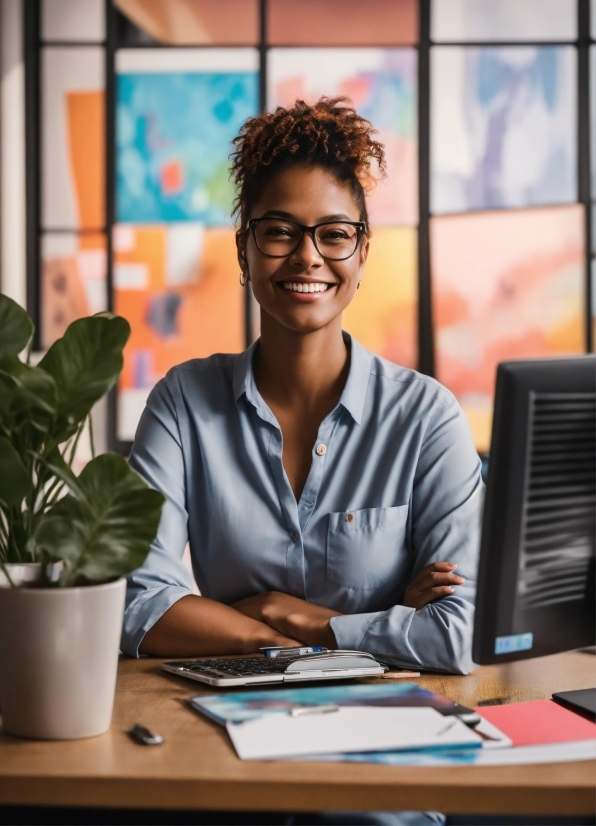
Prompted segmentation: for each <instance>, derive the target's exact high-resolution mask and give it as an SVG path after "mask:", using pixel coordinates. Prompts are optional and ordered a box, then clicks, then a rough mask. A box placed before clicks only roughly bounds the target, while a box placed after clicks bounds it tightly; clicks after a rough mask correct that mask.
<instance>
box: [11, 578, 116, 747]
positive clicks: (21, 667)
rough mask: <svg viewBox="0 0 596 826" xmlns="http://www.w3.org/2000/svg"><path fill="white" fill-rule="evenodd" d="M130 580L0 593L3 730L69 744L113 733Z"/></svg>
mask: <svg viewBox="0 0 596 826" xmlns="http://www.w3.org/2000/svg"><path fill="white" fill-rule="evenodd" d="M125 592H126V580H125V579H118V580H116V581H115V582H109V583H107V584H105V585H91V586H88V587H86V588H26V587H25V588H2V587H0V708H1V710H2V723H3V727H4V731H6V732H7V733H8V734H15V735H18V736H19V737H32V738H36V739H45V740H71V739H78V738H80V737H93V736H95V735H97V734H103V733H104V732H105V731H107V730H108V728H109V727H110V721H111V718H112V707H113V704H114V691H115V687H116V670H117V667H118V652H119V649H120V635H121V632H122V616H123V613H124V595H125Z"/></svg>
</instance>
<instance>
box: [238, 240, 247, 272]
mask: <svg viewBox="0 0 596 826" xmlns="http://www.w3.org/2000/svg"><path fill="white" fill-rule="evenodd" d="M236 252H237V254H238V263H239V264H240V269H241V270H242V271H244V270H245V269H246V268H247V266H248V265H247V261H246V233H244V232H242V230H237V231H236Z"/></svg>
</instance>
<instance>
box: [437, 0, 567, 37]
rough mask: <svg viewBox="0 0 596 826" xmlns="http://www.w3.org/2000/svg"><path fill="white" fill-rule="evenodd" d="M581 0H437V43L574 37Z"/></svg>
mask: <svg viewBox="0 0 596 826" xmlns="http://www.w3.org/2000/svg"><path fill="white" fill-rule="evenodd" d="M576 37H577V0H433V3H432V13H431V39H432V40H433V41H434V42H435V43H449V42H454V41H455V42H457V43H474V42H494V41H498V42H501V43H503V42H511V41H523V42H536V41H553V40H554V41H559V42H561V41H572V40H575V39H576Z"/></svg>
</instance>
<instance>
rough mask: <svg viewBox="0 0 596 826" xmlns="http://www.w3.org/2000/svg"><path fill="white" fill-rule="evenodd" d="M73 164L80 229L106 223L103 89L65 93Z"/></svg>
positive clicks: (71, 162)
mask: <svg viewBox="0 0 596 826" xmlns="http://www.w3.org/2000/svg"><path fill="white" fill-rule="evenodd" d="M66 111H67V118H68V140H69V148H70V164H71V170H72V174H73V179H74V187H75V193H76V201H77V210H78V220H79V228H80V229H101V228H102V227H104V226H105V223H106V217H105V194H104V193H105V145H104V133H105V126H104V120H105V103H104V93H103V92H102V91H88V92H87V91H83V92H68V93H67V94H66Z"/></svg>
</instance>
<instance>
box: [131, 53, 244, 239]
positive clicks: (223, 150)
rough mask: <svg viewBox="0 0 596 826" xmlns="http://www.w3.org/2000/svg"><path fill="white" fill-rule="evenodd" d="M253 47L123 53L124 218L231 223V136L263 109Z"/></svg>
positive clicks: (148, 220)
mask: <svg viewBox="0 0 596 826" xmlns="http://www.w3.org/2000/svg"><path fill="white" fill-rule="evenodd" d="M256 66H257V52H256V50H253V49H238V50H231V49H230V50H225V49H209V50H194V49H192V50H189V49H186V50H176V49H160V50H156V49H138V50H130V51H126V50H123V51H120V52H118V56H117V69H118V72H119V74H118V76H117V105H118V115H117V127H116V139H117V161H116V163H117V187H116V189H117V191H116V201H117V215H118V220H119V221H131V222H133V223H139V222H155V221H185V220H190V221H201V222H203V223H206V224H208V225H215V226H221V225H227V224H229V223H230V222H231V217H230V213H231V210H232V203H233V200H234V188H233V186H232V184H231V182H230V181H229V178H228V175H229V160H228V157H229V154H230V151H231V148H232V147H231V141H232V139H233V138H234V137H235V136H236V135H237V133H238V130H239V128H240V126H241V124H242V123H243V122H244V120H245V119H246V118H248V117H250V116H251V115H254V114H255V112H257V111H258V77H257V73H256Z"/></svg>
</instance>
